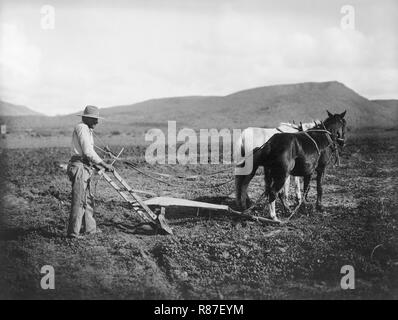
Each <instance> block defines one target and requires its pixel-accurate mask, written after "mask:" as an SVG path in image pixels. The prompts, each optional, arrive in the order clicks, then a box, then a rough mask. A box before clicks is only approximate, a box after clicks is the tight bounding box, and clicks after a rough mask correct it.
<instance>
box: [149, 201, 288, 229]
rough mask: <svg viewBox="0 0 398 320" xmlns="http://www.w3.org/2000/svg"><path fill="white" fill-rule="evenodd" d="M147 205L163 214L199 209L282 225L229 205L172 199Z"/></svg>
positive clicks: (151, 202) (150, 202)
mask: <svg viewBox="0 0 398 320" xmlns="http://www.w3.org/2000/svg"><path fill="white" fill-rule="evenodd" d="M145 204H146V205H148V206H159V207H161V208H162V210H161V211H162V212H163V213H164V212H165V210H164V209H163V208H167V207H178V208H181V207H185V208H197V209H207V210H214V211H223V212H227V213H230V214H233V215H235V216H237V217H241V218H243V219H248V220H253V221H259V222H263V223H272V224H280V223H281V222H280V221H274V220H272V219H267V218H264V217H259V216H254V215H251V214H247V213H245V212H240V211H236V210H233V209H231V208H230V207H229V206H227V205H222V204H214V203H207V202H200V201H193V200H186V199H179V198H172V197H156V198H151V199H148V200H145Z"/></svg>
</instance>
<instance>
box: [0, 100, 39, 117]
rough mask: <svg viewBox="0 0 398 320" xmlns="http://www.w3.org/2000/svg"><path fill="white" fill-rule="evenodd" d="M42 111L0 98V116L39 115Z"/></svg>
mask: <svg viewBox="0 0 398 320" xmlns="http://www.w3.org/2000/svg"><path fill="white" fill-rule="evenodd" d="M39 115H41V113H39V112H36V111H33V110H32V109H29V108H28V107H25V106H21V105H17V104H12V103H9V102H6V101H2V100H0V117H3V116H7V117H19V116H39Z"/></svg>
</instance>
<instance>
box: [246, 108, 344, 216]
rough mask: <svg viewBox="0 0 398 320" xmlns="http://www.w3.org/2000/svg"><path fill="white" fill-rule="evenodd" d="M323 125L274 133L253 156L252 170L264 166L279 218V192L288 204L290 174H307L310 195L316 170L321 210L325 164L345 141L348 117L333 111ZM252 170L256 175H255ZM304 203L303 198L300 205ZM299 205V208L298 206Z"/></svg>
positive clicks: (271, 209)
mask: <svg viewBox="0 0 398 320" xmlns="http://www.w3.org/2000/svg"><path fill="white" fill-rule="evenodd" d="M327 114H328V118H327V119H326V120H325V121H324V122H322V123H321V124H320V125H317V126H316V127H314V128H312V129H309V130H308V131H304V132H299V133H279V134H276V135H274V136H272V137H271V138H270V139H269V140H268V142H267V143H266V144H265V145H264V146H262V147H261V148H260V149H259V150H258V152H256V153H254V157H253V172H254V173H255V172H256V170H257V168H258V167H259V166H263V167H264V180H265V188H266V190H265V191H266V194H267V195H268V202H269V212H270V216H271V218H272V219H274V220H278V218H277V216H276V212H275V200H276V195H278V196H279V198H280V199H281V201H282V204H283V206H284V209H285V211H289V209H288V208H287V207H286V205H285V202H284V199H283V197H282V196H281V193H280V192H281V190H282V188H283V186H284V185H285V182H286V179H287V178H288V177H289V175H293V176H301V177H304V197H305V198H306V197H307V194H308V191H309V185H310V180H311V176H312V175H313V174H314V172H315V171H316V173H317V203H316V208H317V210H322V179H323V176H324V173H325V168H326V166H327V165H328V164H329V163H330V162H331V159H332V156H333V154H334V152H335V151H336V152H337V145H340V146H341V147H343V146H344V144H345V128H346V121H345V119H344V116H345V114H346V111H344V112H343V113H341V114H334V115H333V114H331V113H330V112H329V111H327ZM254 173H253V175H254ZM300 205H301V202H300V203H299V205H298V206H297V208H298V207H299V206H300ZM297 208H296V209H297Z"/></svg>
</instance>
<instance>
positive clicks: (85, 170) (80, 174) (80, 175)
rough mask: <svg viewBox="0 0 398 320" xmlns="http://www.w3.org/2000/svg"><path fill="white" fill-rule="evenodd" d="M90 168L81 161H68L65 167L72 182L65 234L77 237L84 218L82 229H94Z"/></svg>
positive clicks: (92, 230)
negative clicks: (69, 209) (69, 210)
mask: <svg viewBox="0 0 398 320" xmlns="http://www.w3.org/2000/svg"><path fill="white" fill-rule="evenodd" d="M92 173H93V171H92V169H91V168H90V167H88V166H86V165H84V164H83V163H82V162H81V161H70V162H69V164H68V168H67V174H68V177H69V180H70V181H71V183H72V207H71V212H70V216H69V224H68V231H67V235H68V236H70V237H77V236H78V235H79V233H80V229H81V226H82V222H83V218H84V231H85V232H86V233H93V232H95V231H96V222H95V220H94V217H93V214H94V197H93V196H92V194H91V191H90V179H91V176H92Z"/></svg>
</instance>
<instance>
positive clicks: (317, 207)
mask: <svg viewBox="0 0 398 320" xmlns="http://www.w3.org/2000/svg"><path fill="white" fill-rule="evenodd" d="M315 208H316V211H319V212H324V211H325V209H324V208H323V206H322V205H321V204H317V205H316V207H315Z"/></svg>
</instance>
